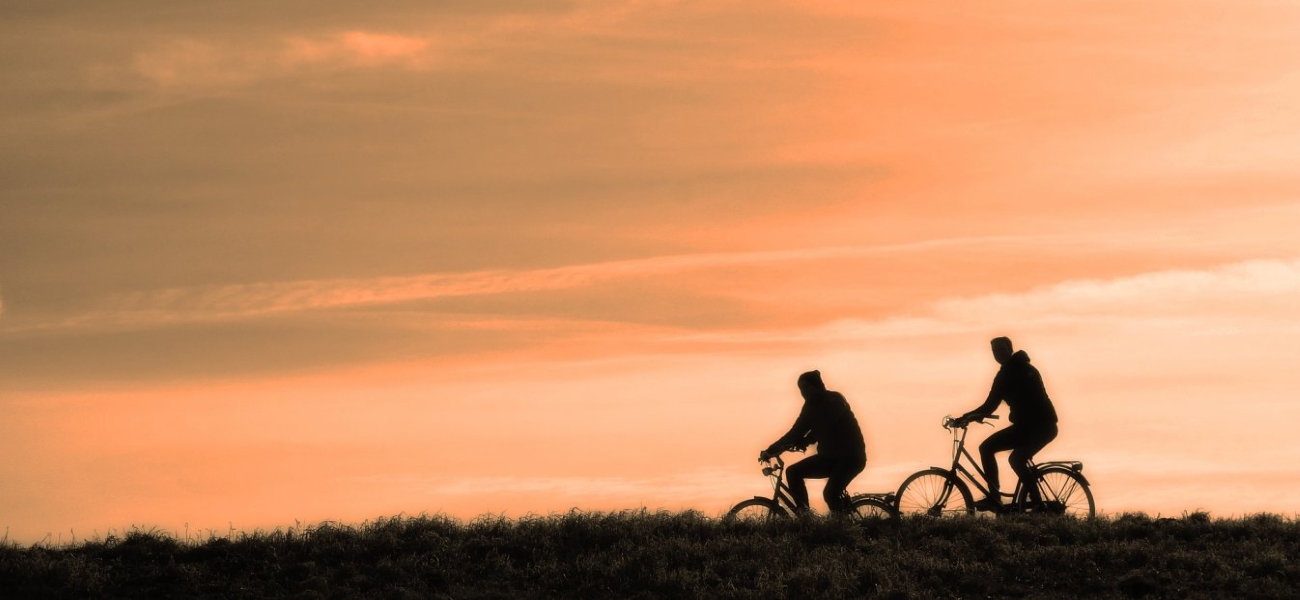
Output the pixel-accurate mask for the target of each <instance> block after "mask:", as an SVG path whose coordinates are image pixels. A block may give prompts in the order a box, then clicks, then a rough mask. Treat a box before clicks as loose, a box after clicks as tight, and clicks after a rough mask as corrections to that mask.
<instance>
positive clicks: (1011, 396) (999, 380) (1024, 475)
mask: <svg viewBox="0 0 1300 600" xmlns="http://www.w3.org/2000/svg"><path fill="white" fill-rule="evenodd" d="M989 343H990V344H991V345H992V348H993V359H994V360H996V361H998V364H1000V365H1002V368H1000V369H999V370H998V374H997V375H996V376H995V377H994V378H993V388H992V389H991V390H989V397H988V399H987V400H985V401H984V404H981V405H980V406H979V408H976V409H975V410H972V411H970V412H968V413H966V414H964V415H962V416H961V417H960V418H959V419H958V421H959V422H961V423H966V422H970V421H979V420H982V419H984V418H985V417H988V416H989V415H992V414H993V412H994V411H996V410H997V409H998V406H999V405H1000V404H1001V403H1002V402H1003V401H1004V400H1005V401H1006V403H1007V406H1008V407H1009V408H1010V409H1011V414H1010V415H1009V416H1008V418H1007V420H1008V421H1010V422H1011V425H1010V426H1009V427H1007V428H1006V429H1003V430H1002V431H999V432H997V433H994V434H993V435H990V436H989V437H988V439H986V440H984V443H982V444H980V460H981V462H983V466H984V478H985V479H986V480H987V482H988V485H989V494H988V496H986V497H985V498H983V499H981V500H979V501H977V502H976V503H975V508H976V509H978V510H991V511H998V510H1000V509H1001V508H1002V496H1001V495H1000V493H999V489H998V463H997V453H998V452H1005V451H1007V450H1010V451H1011V456H1010V457H1009V458H1008V459H1007V462H1008V463H1010V464H1011V469H1012V470H1014V471H1015V472H1016V475H1017V476H1019V477H1020V481H1022V482H1024V483H1025V484H1026V485H1029V486H1030V488H1029V489H1030V490H1034V489H1036V486H1034V475H1033V471H1031V470H1030V468H1029V461H1030V460H1031V459H1033V458H1034V455H1035V454H1037V453H1038V451H1040V450H1042V449H1043V448H1044V447H1045V446H1047V444H1048V443H1049V442H1051V441H1052V440H1054V439H1056V434H1057V429H1056V408H1055V407H1053V406H1052V400H1051V399H1050V398H1048V397H1047V389H1046V388H1045V387H1044V386H1043V377H1042V376H1041V375H1039V373H1038V369H1036V368H1034V366H1033V365H1031V364H1029V355H1028V354H1026V353H1025V351H1024V350H1020V351H1018V352H1017V351H1015V350H1014V349H1013V348H1012V347H1011V340H1010V339H1008V338H1005V337H999V338H994V339H993V340H991V341H990V342H989Z"/></svg>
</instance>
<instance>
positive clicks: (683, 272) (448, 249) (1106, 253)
mask: <svg viewBox="0 0 1300 600" xmlns="http://www.w3.org/2000/svg"><path fill="white" fill-rule="evenodd" d="M1298 40H1300V4H1297V3H1294V2H1282V1H1265V0H1240V1H1234V2H1225V1H1220V0H1216V1H1197V0H1177V1H1143V2H1133V1H1131V0H1119V1H1114V2H1074V1H1063V2H1041V1H1037V0H1035V1H1029V0H1026V1H1024V2H1008V1H997V2H989V3H981V5H980V6H979V7H974V6H967V5H965V4H961V3H952V2H858V1H842V2H817V3H812V2H807V3H805V2H793V1H788V2H738V1H737V2H731V1H716V0H703V1H698V2H673V1H654V0H643V1H624V0H592V1H577V2H562V1H555V2H522V1H515V2H508V1H503V2H481V1H479V0H455V1H447V2H436V3H430V2H414V1H412V2H390V3H383V5H382V8H378V7H375V6H370V5H365V6H363V5H360V4H357V3H350V2H336V1H312V2H306V1H284V2H253V1H240V2H222V3H176V2H158V1H145V0H136V1H128V2H114V3H101V2H96V3H84V2H63V1H51V0H41V1H35V0H33V1H28V0H16V1H9V2H6V3H5V4H4V6H3V8H0V75H2V76H3V81H4V84H3V85H2V86H0V411H2V413H0V414H2V415H3V419H2V420H0V423H2V425H0V428H2V431H3V435H0V456H3V457H4V460H3V461H0V527H4V528H6V531H7V535H8V539H9V540H12V541H18V542H22V543H31V542H35V541H39V540H42V539H49V540H52V541H57V540H62V541H64V542H67V541H69V540H71V539H82V538H86V537H91V536H92V535H95V534H98V535H101V536H102V535H105V534H107V533H108V532H110V531H123V530H128V529H129V528H130V527H131V526H140V527H144V528H150V527H157V528H161V529H164V530H167V531H171V532H175V533H177V534H178V535H184V533H185V532H186V531H188V533H189V535H195V534H196V533H198V532H206V531H208V530H213V531H216V532H218V533H225V532H226V531H227V530H228V529H229V528H231V527H233V528H235V529H242V530H252V529H254V528H263V529H268V528H274V527H277V526H292V525H294V524H295V523H296V522H298V523H303V522H305V523H314V522H319V521H322V520H334V521H342V522H349V523H354V522H361V521H363V520H365V519H371V518H374V517H377V516H389V515H395V514H399V513H406V514H419V513H422V512H424V513H430V514H435V513H444V514H448V515H452V516H455V517H457V518H461V519H470V518H473V517H475V516H476V515H481V514H486V513H490V514H505V515H506V516H523V515H527V514H548V513H550V512H553V511H565V510H568V509H570V508H574V507H577V508H580V509H585V510H616V509H623V508H639V507H646V508H649V509H652V510H653V509H659V508H664V509H671V510H679V509H686V508H693V509H698V510H701V511H703V512H705V513H706V514H710V515H717V514H720V513H721V512H722V511H724V510H725V509H726V508H727V507H728V506H730V505H731V504H733V503H735V502H736V501H739V500H741V499H744V498H747V497H752V496H754V495H761V494H764V493H769V492H770V488H769V487H768V484H767V480H766V479H764V478H763V477H762V476H761V474H760V473H758V471H757V468H758V464H757V463H756V462H755V457H756V455H757V452H758V450H759V449H760V448H763V447H765V446H766V445H767V444H768V443H770V442H772V441H773V440H775V439H776V438H777V437H778V436H779V435H780V434H782V433H784V432H785V430H786V429H787V428H788V427H789V425H790V423H791V422H792V421H793V419H794V417H795V415H796V414H797V413H798V410H799V407H800V402H801V400H800V398H799V395H798V391H797V389H796V387H795V378H796V377H797V376H798V374H799V373H801V372H802V371H805V370H808V369H812V368H817V369H820V370H821V371H822V373H823V377H824V379H825V380H826V382H827V384H828V386H829V387H831V388H832V389H836V390H838V391H840V392H842V393H843V394H844V395H845V396H846V397H847V398H848V399H849V401H850V403H851V404H852V406H853V408H854V410H855V412H856V413H857V415H858V418H859V420H860V421H861V423H862V424H863V427H864V430H865V433H866V436H867V447H868V453H869V463H868V465H867V469H866V471H865V472H864V473H863V474H862V475H861V476H860V477H859V478H858V479H857V481H855V482H854V484H853V485H852V486H851V487H850V490H852V491H861V492H865V491H888V490H893V489H896V488H897V486H898V484H899V483H901V482H902V480H903V478H904V477H906V475H907V474H909V473H911V472H913V471H916V470H919V469H921V468H924V467H928V466H931V465H936V464H940V463H943V462H944V461H945V460H946V457H947V453H948V452H949V450H950V440H949V438H948V436H947V434H946V432H945V431H944V430H943V429H942V428H941V427H940V426H939V422H940V419H941V418H942V417H943V416H944V415H946V414H960V413H962V412H965V411H967V410H969V409H972V408H974V407H975V406H977V405H978V404H979V403H980V402H981V401H982V400H983V399H984V397H985V395H986V394H987V393H988V386H989V383H990V382H991V380H992V377H993V375H994V373H995V372H996V369H997V365H996V363H994V361H993V359H992V357H991V356H990V354H989V346H988V340H989V339H990V338H992V337H994V336H998V335H1008V336H1010V337H1011V338H1012V339H1013V340H1014V341H1015V343H1016V345H1017V347H1019V348H1023V349H1025V350H1026V351H1027V352H1028V353H1029V355H1030V356H1031V357H1032V359H1033V364H1035V365H1037V366H1038V367H1039V369H1040V370H1041V372H1042V374H1043V377H1044V379H1045V381H1046V384H1047V389H1048V392H1049V393H1050V395H1051V397H1052V398H1053V400H1054V401H1055V403H1056V406H1057V410H1058V412H1059V413H1060V416H1061V435H1060V437H1059V438H1058V439H1057V441H1056V442H1054V443H1053V444H1051V445H1050V446H1048V448H1047V449H1046V450H1044V451H1043V453H1042V454H1041V455H1040V457H1041V458H1044V459H1067V458H1068V459H1077V460H1081V461H1083V462H1084V463H1085V465H1086V467H1085V470H1084V473H1085V474H1086V475H1087V476H1088V477H1089V478H1090V480H1091V481H1092V483H1093V484H1094V491H1095V493H1096V498H1097V504H1098V509H1099V511H1101V512H1102V513H1104V514H1115V513H1119V512H1124V511H1143V512H1147V513H1150V514H1153V515H1154V514H1165V515H1170V514H1172V515H1179V514H1182V513H1183V512H1184V511H1193V510H1206V511H1210V512H1211V513H1212V514H1214V515H1216V516H1223V517H1227V516H1233V515H1243V514H1249V513H1257V512H1274V513H1279V514H1283V515H1287V516H1291V515H1295V514H1297V512H1300V503H1298V501H1297V498H1300V467H1297V464H1300V444H1297V443H1296V430H1297V427H1300V370H1298V369H1297V363H1298V362H1300V309H1298V308H1297V301H1296V298H1297V297H1298V295H1300V236H1297V230H1300V110H1297V107H1298V106H1300V43H1297V41H1298ZM1002 414H1003V415H1004V416H1005V414H1006V410H1005V408H1004V409H1003V410H1002ZM1003 426H1005V422H1003V423H1000V424H999V427H1003ZM972 431H973V433H972V439H973V440H978V439H982V438H983V437H984V436H986V435H987V434H988V433H989V432H992V431H994V429H993V428H978V429H973V430H972ZM815 506H819V505H817V504H815Z"/></svg>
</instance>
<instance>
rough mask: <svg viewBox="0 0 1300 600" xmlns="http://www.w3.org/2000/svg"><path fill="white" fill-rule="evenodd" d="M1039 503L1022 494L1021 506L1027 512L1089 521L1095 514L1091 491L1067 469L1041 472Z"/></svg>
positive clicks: (1076, 475) (1077, 476) (1075, 474)
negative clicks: (1067, 516) (1066, 516)
mask: <svg viewBox="0 0 1300 600" xmlns="http://www.w3.org/2000/svg"><path fill="white" fill-rule="evenodd" d="M1038 493H1039V495H1041V496H1042V498H1041V500H1040V501H1034V500H1031V499H1030V498H1028V496H1027V495H1026V494H1022V496H1023V497H1022V498H1021V500H1022V502H1024V504H1023V506H1024V508H1025V509H1026V510H1027V512H1044V513H1050V514H1058V515H1069V516H1072V517H1078V518H1081V519H1091V518H1092V517H1093V516H1094V515H1095V514H1096V505H1095V503H1094V502H1093V499H1092V490H1090V489H1088V484H1087V483H1085V482H1084V481H1083V479H1082V478H1081V477H1080V476H1079V475H1078V474H1077V473H1075V472H1073V471H1070V470H1068V469H1049V470H1045V471H1043V472H1041V473H1040V474H1039V478H1038Z"/></svg>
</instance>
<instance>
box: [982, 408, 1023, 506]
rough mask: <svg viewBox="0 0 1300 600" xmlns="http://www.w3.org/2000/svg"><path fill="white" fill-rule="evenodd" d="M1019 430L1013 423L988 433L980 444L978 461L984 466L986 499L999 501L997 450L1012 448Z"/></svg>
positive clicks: (1003, 450)
mask: <svg viewBox="0 0 1300 600" xmlns="http://www.w3.org/2000/svg"><path fill="white" fill-rule="evenodd" d="M1019 438H1020V431H1019V430H1018V429H1017V428H1016V426H1015V425H1012V426H1010V427H1007V428H1006V429H1003V430H1002V431H998V432H996V433H994V434H993V435H990V436H989V437H988V438H987V439H985V440H984V443H982V444H980V462H981V463H983V466H984V482H985V483H987V484H988V486H989V495H988V499H989V500H991V501H993V502H999V503H1000V502H1001V501H1002V500H1001V497H1000V496H998V490H999V489H1000V488H999V485H998V484H999V481H998V457H997V453H998V452H1006V451H1007V450H1013V449H1015V448H1016V446H1017V445H1018V444H1019V442H1020V439H1019Z"/></svg>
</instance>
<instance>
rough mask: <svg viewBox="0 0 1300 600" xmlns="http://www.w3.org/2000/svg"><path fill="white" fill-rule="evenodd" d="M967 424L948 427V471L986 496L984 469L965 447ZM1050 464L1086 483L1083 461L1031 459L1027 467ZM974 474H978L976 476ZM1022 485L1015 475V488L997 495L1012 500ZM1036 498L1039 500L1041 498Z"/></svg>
mask: <svg viewBox="0 0 1300 600" xmlns="http://www.w3.org/2000/svg"><path fill="white" fill-rule="evenodd" d="M993 418H997V416H996V415H995V416H994V417H993ZM969 426H970V425H969V423H968V424H965V425H961V426H958V427H948V429H950V430H952V444H953V448H952V466H951V467H949V468H948V471H950V472H952V473H954V474H956V475H958V476H959V477H961V478H963V479H965V480H966V483H967V484H968V485H970V486H971V487H973V488H974V489H977V490H979V491H980V493H982V494H984V495H985V496H987V495H988V494H989V488H988V486H987V485H986V484H987V482H988V476H987V475H986V474H985V473H984V469H983V468H981V467H980V463H979V461H977V460H975V456H974V455H972V454H971V453H970V451H969V450H967V449H966V432H967V429H968V428H969ZM963 458H965V459H966V462H967V463H968V464H969V465H970V468H967V467H966V465H964V464H962V459H963ZM1050 466H1060V467H1065V468H1067V469H1070V470H1071V471H1074V472H1075V474H1077V475H1078V477H1079V479H1080V480H1082V481H1083V483H1084V484H1087V482H1088V480H1087V478H1085V477H1084V476H1083V463H1081V462H1078V461H1049V462H1044V463H1035V462H1034V461H1033V460H1030V461H1029V469H1030V471H1033V472H1038V471H1039V469H1041V468H1044V467H1050ZM936 468H939V469H942V468H943V467H936ZM976 475H978V477H977V476H976ZM1024 485H1025V482H1023V481H1021V480H1020V477H1019V476H1018V475H1017V477H1016V487H1015V489H1014V490H1012V492H1011V493H1010V494H1008V493H1006V492H1003V491H1001V490H999V491H998V495H999V496H1002V497H1003V498H1009V499H1011V500H1013V501H1014V500H1015V499H1016V498H1019V497H1020V490H1021V489H1023V488H1024ZM1037 487H1038V486H1035V488H1036V489H1035V490H1034V495H1035V496H1037V495H1038V494H1039V493H1040V492H1039V490H1038V489H1037ZM1038 499H1039V500H1041V498H1038Z"/></svg>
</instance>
